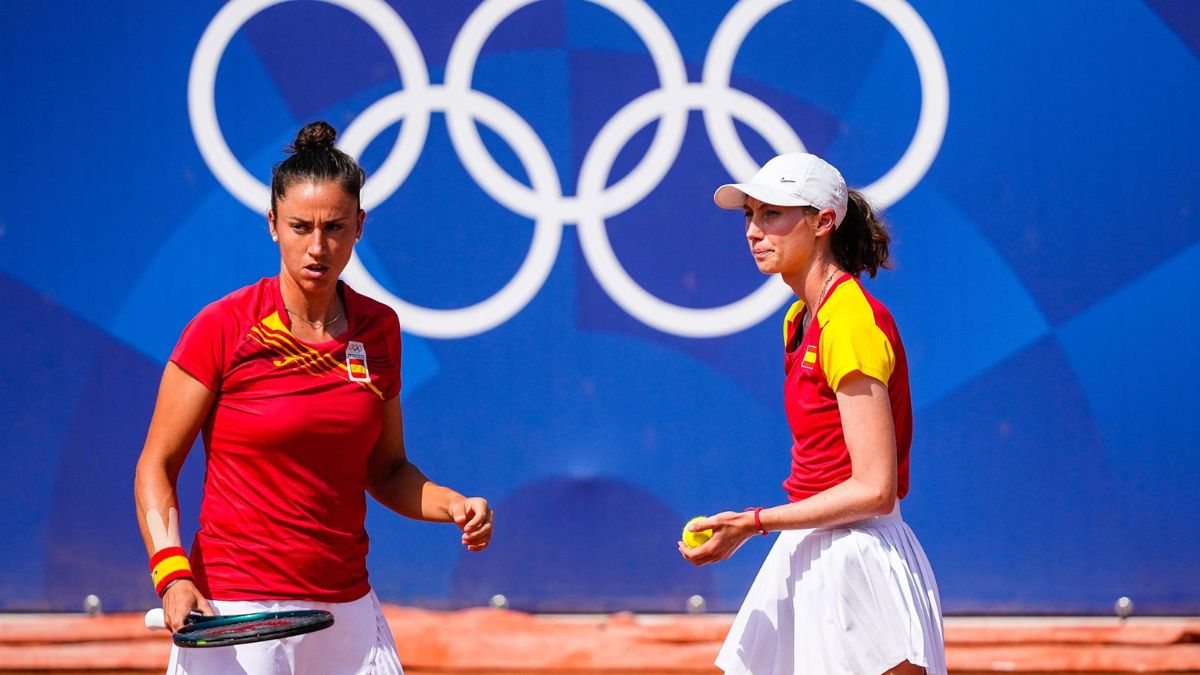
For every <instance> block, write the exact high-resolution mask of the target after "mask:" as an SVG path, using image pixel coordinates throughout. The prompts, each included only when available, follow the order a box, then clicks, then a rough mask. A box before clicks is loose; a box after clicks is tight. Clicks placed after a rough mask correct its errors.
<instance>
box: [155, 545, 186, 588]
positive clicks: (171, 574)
mask: <svg viewBox="0 0 1200 675" xmlns="http://www.w3.org/2000/svg"><path fill="white" fill-rule="evenodd" d="M191 578H192V566H191V565H190V564H189V563H188V559H187V552H186V551H184V550H183V549H182V548H180V547H179V546H168V547H167V548H164V549H162V550H161V551H157V552H155V554H154V555H152V556H150V580H151V581H152V582H153V583H154V590H155V591H156V592H157V593H158V595H159V596H160V597H161V596H162V594H163V593H166V592H167V587H168V586H170V585H171V582H173V581H176V580H179V579H191Z"/></svg>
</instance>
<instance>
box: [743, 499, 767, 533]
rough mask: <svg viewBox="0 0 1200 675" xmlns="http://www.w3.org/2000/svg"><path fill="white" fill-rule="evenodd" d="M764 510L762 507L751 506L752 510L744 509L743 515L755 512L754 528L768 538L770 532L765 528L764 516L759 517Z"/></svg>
mask: <svg viewBox="0 0 1200 675" xmlns="http://www.w3.org/2000/svg"><path fill="white" fill-rule="evenodd" d="M762 510H763V507H761V506H751V507H750V508H747V509H744V510H743V513H749V512H750V511H753V512H754V527H755V528H756V529H757V530H758V533H759V534H761V535H762V536H764V537H765V536H767V534H768V532H767V528H765V527H763V524H762V516H760V515H759V514H761V513H762Z"/></svg>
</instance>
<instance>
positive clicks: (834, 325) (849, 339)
mask: <svg viewBox="0 0 1200 675" xmlns="http://www.w3.org/2000/svg"><path fill="white" fill-rule="evenodd" d="M818 349H819V353H820V354H819V355H820V359H821V368H822V370H824V372H825V379H826V381H828V382H829V387H830V388H831V389H833V390H834V391H837V390H838V387H839V386H841V384H842V379H843V378H844V377H846V376H847V375H849V374H850V373H853V372H854V371H858V372H860V373H862V374H863V375H866V376H867V377H873V378H875V379H876V380H879V381H880V382H882V383H883V384H885V385H886V384H887V383H888V380H890V379H891V377H892V369H893V368H895V367H896V352H895V350H894V349H893V348H892V343H891V341H889V340H888V339H887V336H886V335H884V334H883V331H882V330H880V329H879V326H877V325H875V317H874V316H873V315H871V314H870V313H868V314H866V315H865V316H863V315H862V314H861V313H857V312H856V313H853V314H838V315H836V316H834V317H833V318H832V319H831V320H830V321H829V323H828V324H826V325H825V326H824V327H823V328H822V329H821V344H820V346H819V348H818Z"/></svg>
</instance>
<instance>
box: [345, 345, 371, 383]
mask: <svg viewBox="0 0 1200 675" xmlns="http://www.w3.org/2000/svg"><path fill="white" fill-rule="evenodd" d="M346 372H347V373H348V374H349V375H350V381H351V382H370V381H371V373H370V372H369V371H367V348H366V347H364V346H363V343H361V342H356V341H354V340H351V341H350V342H349V343H348V344H347V345H346Z"/></svg>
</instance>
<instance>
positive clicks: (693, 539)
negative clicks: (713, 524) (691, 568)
mask: <svg viewBox="0 0 1200 675" xmlns="http://www.w3.org/2000/svg"><path fill="white" fill-rule="evenodd" d="M702 520H708V516H696V517H695V518H692V519H691V520H689V521H687V525H684V526H683V545H684V546H686V547H688V548H696V547H697V546H699V545H701V544H703V543H704V542H706V541H708V540H709V539H710V538H711V537H712V530H700V531H699V532H692V531H691V529H689V528H691V526H692V523H698V522H700V521H702Z"/></svg>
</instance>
